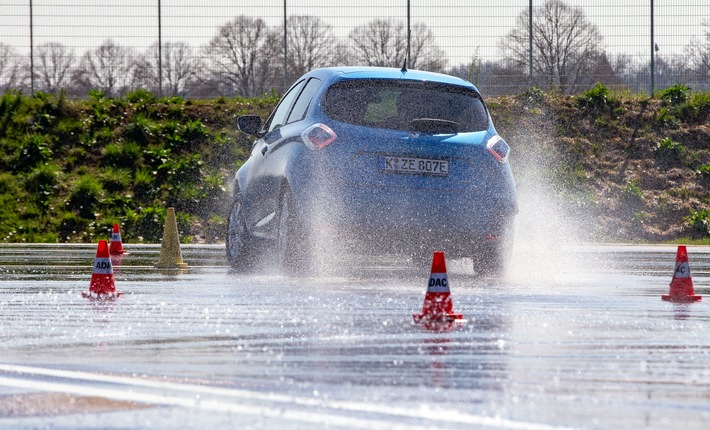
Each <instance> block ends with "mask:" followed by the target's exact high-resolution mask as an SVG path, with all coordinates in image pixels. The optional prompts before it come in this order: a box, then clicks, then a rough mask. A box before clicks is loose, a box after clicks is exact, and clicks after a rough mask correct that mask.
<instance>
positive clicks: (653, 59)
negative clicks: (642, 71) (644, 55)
mask: <svg viewBox="0 0 710 430" xmlns="http://www.w3.org/2000/svg"><path fill="white" fill-rule="evenodd" d="M655 79H656V41H655V40H654V37H653V0H651V97H653V93H654V91H655V84H656V83H655Z"/></svg>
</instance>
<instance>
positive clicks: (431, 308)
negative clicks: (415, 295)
mask: <svg viewBox="0 0 710 430" xmlns="http://www.w3.org/2000/svg"><path fill="white" fill-rule="evenodd" d="M412 317H413V318H414V322H415V323H416V324H420V323H421V324H424V327H426V328H429V329H448V328H451V327H453V325H454V324H456V323H463V322H465V321H466V320H465V319H464V318H463V315H462V314H458V313H455V312H454V302H453V300H451V291H450V290H449V279H448V275H447V273H446V261H445V258H444V252H443V251H435V252H434V256H433V258H432V262H431V275H430V276H429V285H428V286H427V291H426V295H425V296H424V305H423V306H422V313H420V314H413V315H412Z"/></svg>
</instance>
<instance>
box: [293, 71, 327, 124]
mask: <svg viewBox="0 0 710 430" xmlns="http://www.w3.org/2000/svg"><path fill="white" fill-rule="evenodd" d="M321 83H322V82H321V80H320V79H318V78H311V79H309V80H308V83H307V84H306V86H305V87H304V88H303V91H301V95H300V96H298V100H296V103H295V104H294V105H293V109H291V115H289V116H288V120H287V121H286V124H290V123H292V122H296V121H300V120H302V119H303V118H305V117H306V112H307V111H308V107H309V106H310V105H311V102H312V101H313V97H315V95H316V93H317V92H318V89H319V88H320V85H321Z"/></svg>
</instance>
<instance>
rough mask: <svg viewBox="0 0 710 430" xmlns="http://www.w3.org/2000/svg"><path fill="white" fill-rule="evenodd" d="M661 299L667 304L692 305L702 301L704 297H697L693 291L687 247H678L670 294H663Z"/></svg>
mask: <svg viewBox="0 0 710 430" xmlns="http://www.w3.org/2000/svg"><path fill="white" fill-rule="evenodd" d="M661 298H662V299H663V300H665V301H667V302H675V303H691V302H698V301H700V300H702V296H696V295H695V292H694V291H693V278H692V277H691V276H690V263H688V250H687V249H686V247H685V245H680V246H678V253H677V254H676V257H675V273H674V274H673V280H672V281H671V288H670V292H669V293H668V294H663V295H662V296H661Z"/></svg>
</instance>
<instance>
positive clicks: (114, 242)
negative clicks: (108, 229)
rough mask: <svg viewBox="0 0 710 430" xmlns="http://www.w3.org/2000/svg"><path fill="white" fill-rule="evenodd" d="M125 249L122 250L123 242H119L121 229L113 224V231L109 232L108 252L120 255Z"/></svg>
mask: <svg viewBox="0 0 710 430" xmlns="http://www.w3.org/2000/svg"><path fill="white" fill-rule="evenodd" d="M125 252H126V251H124V250H123V243H122V242H121V229H119V228H118V224H114V225H113V233H111V244H110V245H109V253H110V254H111V255H121V254H124V253H125Z"/></svg>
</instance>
